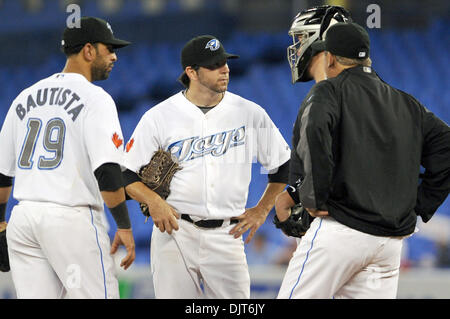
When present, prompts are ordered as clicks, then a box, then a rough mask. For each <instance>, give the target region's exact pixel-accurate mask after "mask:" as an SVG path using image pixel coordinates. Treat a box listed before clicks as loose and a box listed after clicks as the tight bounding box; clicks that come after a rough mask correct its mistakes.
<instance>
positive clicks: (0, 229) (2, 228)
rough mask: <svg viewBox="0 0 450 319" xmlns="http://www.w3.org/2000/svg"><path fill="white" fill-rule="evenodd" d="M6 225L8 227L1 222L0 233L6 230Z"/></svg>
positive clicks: (5, 223)
mask: <svg viewBox="0 0 450 319" xmlns="http://www.w3.org/2000/svg"><path fill="white" fill-rule="evenodd" d="M6 225H8V223H7V222H1V223H0V232H2V231H4V230H5V229H6Z"/></svg>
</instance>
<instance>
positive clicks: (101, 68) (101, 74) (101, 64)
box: [91, 47, 110, 82]
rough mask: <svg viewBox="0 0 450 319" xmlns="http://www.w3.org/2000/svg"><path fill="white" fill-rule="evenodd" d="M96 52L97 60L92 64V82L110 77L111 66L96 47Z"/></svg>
mask: <svg viewBox="0 0 450 319" xmlns="http://www.w3.org/2000/svg"><path fill="white" fill-rule="evenodd" d="M95 51H96V53H97V57H96V58H95V60H94V62H92V65H91V77H92V82H94V81H103V80H106V79H107V78H108V77H109V72H110V71H108V68H109V67H110V65H108V63H107V62H106V61H105V60H104V59H103V57H102V56H101V55H100V52H99V50H98V48H97V47H95Z"/></svg>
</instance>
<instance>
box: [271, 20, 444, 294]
mask: <svg viewBox="0 0 450 319" xmlns="http://www.w3.org/2000/svg"><path fill="white" fill-rule="evenodd" d="M313 46H316V47H319V46H322V49H325V53H326V54H325V59H326V66H327V70H326V73H327V76H328V79H327V80H325V81H321V82H319V83H317V84H316V85H315V86H314V87H313V88H312V89H311V91H310V93H309V94H308V96H307V97H306V98H305V100H304V102H303V103H302V106H301V109H300V111H299V115H298V118H297V122H296V123H295V126H294V138H293V141H294V145H293V149H294V150H295V152H293V156H292V157H293V158H291V165H292V166H291V169H295V170H296V172H291V175H294V176H295V175H297V176H298V177H300V180H301V182H300V183H299V185H298V187H297V193H296V194H295V193H294V194H293V195H294V196H292V199H290V200H289V201H288V203H287V204H286V200H283V201H282V200H281V199H282V198H283V196H284V198H285V197H286V196H285V194H284V195H281V196H280V200H279V201H277V205H276V209H277V216H278V218H279V219H280V220H284V219H286V218H287V216H288V215H289V213H288V212H289V210H288V209H287V208H288V207H289V206H292V205H293V204H294V199H295V200H298V199H299V200H300V202H301V203H302V205H303V206H304V207H305V208H306V209H307V210H308V212H309V213H310V215H312V216H314V217H319V218H316V219H315V220H314V222H313V223H312V224H311V228H310V229H309V230H308V232H307V234H306V235H305V236H304V237H303V238H302V241H301V242H300V244H299V247H298V248H297V251H296V254H294V257H293V260H292V261H291V264H293V265H290V267H289V268H288V271H287V274H286V277H285V279H284V281H283V285H282V287H281V289H280V294H279V298H287V297H290V298H308V297H309V298H314V297H318V298H329V297H349V298H393V297H395V296H396V289H397V281H398V269H399V265H400V252H401V239H402V238H403V237H404V236H407V235H411V234H412V233H413V232H414V231H415V226H416V221H417V215H419V216H421V218H422V220H423V221H424V222H427V221H428V220H430V218H431V217H432V215H433V214H434V212H435V211H436V209H437V208H438V207H439V206H440V205H441V204H442V202H443V201H444V200H445V199H446V197H447V196H448V194H449V189H450V129H449V126H448V125H447V124H446V123H444V122H443V121H441V120H440V119H438V118H437V117H436V116H435V115H434V114H433V113H432V112H430V111H429V110H427V109H426V108H425V107H424V106H423V105H422V104H420V103H419V102H418V101H417V100H416V99H415V98H414V97H412V96H411V95H409V94H407V93H405V92H402V91H400V90H398V89H395V88H393V87H391V86H389V85H388V84H386V83H385V82H383V81H382V80H381V79H380V78H379V77H378V75H377V74H376V73H375V71H374V70H373V69H372V68H371V61H370V58H369V49H370V45H369V36H368V34H367V32H366V31H365V30H364V28H362V27H361V26H359V25H357V24H355V23H350V24H348V23H338V24H335V25H334V26H332V27H331V28H330V29H329V30H328V32H327V34H326V39H325V41H323V42H317V43H314V44H313ZM421 165H422V166H423V168H424V169H425V170H424V173H422V174H421V173H420V168H421ZM296 195H298V197H297V196H296ZM321 236H322V238H321ZM389 239H392V240H393V241H392V243H390V242H389ZM347 240H348V241H347ZM352 243H353V244H352ZM335 245H337V246H339V247H334V246H335ZM341 247H345V249H347V250H349V251H352V252H351V253H350V252H346V253H344V252H342V249H343V248H341ZM361 247H363V248H362V250H361V251H360V250H359V248H361ZM383 253H384V254H383ZM338 255H340V256H338ZM343 256H345V260H344V259H343V258H344V257H343ZM321 258H322V259H321ZM294 259H295V261H294ZM308 259H309V260H308ZM299 263H302V265H298V264H299ZM308 263H309V264H310V265H309V264H308ZM301 266H302V267H301ZM322 266H323V267H322ZM308 267H309V268H308ZM319 268H321V269H320V270H319ZM300 269H301V273H300ZM368 269H369V270H370V271H369V270H368ZM306 270H308V271H306ZM315 272H317V273H315ZM319 272H320V273H319ZM327 274H329V276H330V277H328V276H327ZM369 274H370V275H369ZM374 274H375V275H374ZM369 276H375V277H372V279H373V278H377V280H379V281H377V283H379V285H378V284H377V285H369V284H361V283H364V281H365V280H368V279H367V278H369ZM313 277H315V278H316V279H315V280H314V279H313ZM318 277H320V279H318ZM336 278H338V279H336ZM369 286H370V287H369ZM376 287H378V288H376Z"/></svg>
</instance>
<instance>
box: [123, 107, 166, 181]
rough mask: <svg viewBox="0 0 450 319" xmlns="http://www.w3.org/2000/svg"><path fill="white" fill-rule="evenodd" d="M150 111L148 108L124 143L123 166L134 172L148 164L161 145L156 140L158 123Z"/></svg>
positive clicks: (157, 138)
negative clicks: (125, 143)
mask: <svg viewBox="0 0 450 319" xmlns="http://www.w3.org/2000/svg"><path fill="white" fill-rule="evenodd" d="M152 113H154V112H153V111H152V110H149V111H147V113H145V114H144V116H143V117H142V118H141V120H140V121H139V123H138V125H137V126H136V128H135V130H134V132H133V134H132V135H131V138H130V140H129V141H128V143H127V145H126V149H125V152H126V156H125V160H124V166H125V167H126V168H128V169H129V170H131V171H133V172H135V173H138V172H139V170H140V168H141V167H142V166H144V165H146V164H148V163H149V162H150V159H151V158H152V156H153V154H154V153H155V152H156V151H157V150H158V148H160V147H162V145H161V143H160V142H159V141H158V140H159V134H158V124H157V121H155V119H154V117H153V116H152Z"/></svg>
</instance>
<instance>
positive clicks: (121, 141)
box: [112, 133, 123, 148]
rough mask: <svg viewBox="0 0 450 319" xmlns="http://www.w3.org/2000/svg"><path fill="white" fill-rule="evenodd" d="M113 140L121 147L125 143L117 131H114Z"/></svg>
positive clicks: (117, 146)
mask: <svg viewBox="0 0 450 319" xmlns="http://www.w3.org/2000/svg"><path fill="white" fill-rule="evenodd" d="M112 141H113V143H114V145H115V146H116V148H119V147H120V146H121V145H122V144H123V140H122V139H121V138H120V137H119V135H118V134H117V133H114V134H113V136H112Z"/></svg>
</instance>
